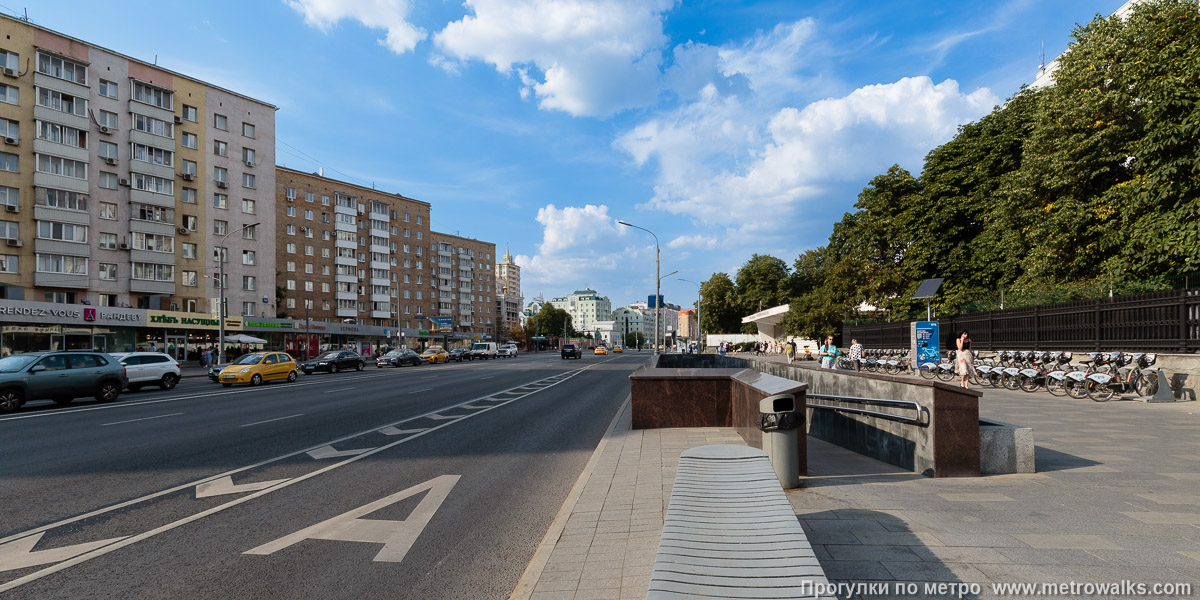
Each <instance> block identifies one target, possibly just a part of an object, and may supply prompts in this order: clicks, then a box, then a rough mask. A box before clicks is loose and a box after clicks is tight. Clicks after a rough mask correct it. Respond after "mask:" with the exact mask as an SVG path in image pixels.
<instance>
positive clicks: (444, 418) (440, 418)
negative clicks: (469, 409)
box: [427, 415, 467, 421]
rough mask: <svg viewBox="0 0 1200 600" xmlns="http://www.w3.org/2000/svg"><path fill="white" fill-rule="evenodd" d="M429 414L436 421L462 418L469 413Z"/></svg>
mask: <svg viewBox="0 0 1200 600" xmlns="http://www.w3.org/2000/svg"><path fill="white" fill-rule="evenodd" d="M427 416H428V417H429V418H430V419H433V420H435V421H451V420H454V419H461V418H463V417H465V416H467V415H427Z"/></svg>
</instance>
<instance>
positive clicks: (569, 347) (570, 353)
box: [562, 344, 583, 360]
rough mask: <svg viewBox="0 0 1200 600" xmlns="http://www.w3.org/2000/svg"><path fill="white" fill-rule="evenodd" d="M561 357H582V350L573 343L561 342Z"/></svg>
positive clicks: (564, 358)
mask: <svg viewBox="0 0 1200 600" xmlns="http://www.w3.org/2000/svg"><path fill="white" fill-rule="evenodd" d="M562 357H563V360H566V359H568V358H583V352H582V351H580V349H579V346H576V345H575V344H563V347H562Z"/></svg>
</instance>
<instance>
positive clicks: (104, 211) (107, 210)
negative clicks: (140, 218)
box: [100, 202, 117, 221]
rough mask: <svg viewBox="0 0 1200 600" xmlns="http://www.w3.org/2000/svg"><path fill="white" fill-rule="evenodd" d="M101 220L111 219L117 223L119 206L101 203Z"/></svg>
mask: <svg viewBox="0 0 1200 600" xmlns="http://www.w3.org/2000/svg"><path fill="white" fill-rule="evenodd" d="M100 218H101V219H111V220H113V221H115V220H116V219H117V205H116V204H113V203H112V202H101V203H100Z"/></svg>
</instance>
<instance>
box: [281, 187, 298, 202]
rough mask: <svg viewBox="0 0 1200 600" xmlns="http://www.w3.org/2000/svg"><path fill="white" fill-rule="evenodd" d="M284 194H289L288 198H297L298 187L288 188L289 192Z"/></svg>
mask: <svg viewBox="0 0 1200 600" xmlns="http://www.w3.org/2000/svg"><path fill="white" fill-rule="evenodd" d="M284 195H285V196H287V199H288V200H295V199H296V188H287V192H286V193H285V194H284Z"/></svg>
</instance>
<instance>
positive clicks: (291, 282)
mask: <svg viewBox="0 0 1200 600" xmlns="http://www.w3.org/2000/svg"><path fill="white" fill-rule="evenodd" d="M284 288H286V289H289V290H293V291H294V290H295V289H296V280H295V279H289V280H287V282H286V283H284Z"/></svg>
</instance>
